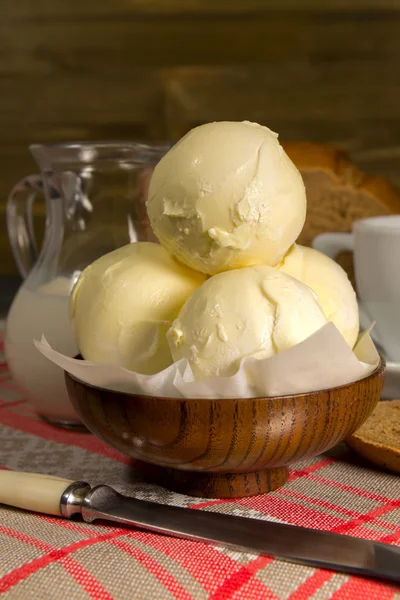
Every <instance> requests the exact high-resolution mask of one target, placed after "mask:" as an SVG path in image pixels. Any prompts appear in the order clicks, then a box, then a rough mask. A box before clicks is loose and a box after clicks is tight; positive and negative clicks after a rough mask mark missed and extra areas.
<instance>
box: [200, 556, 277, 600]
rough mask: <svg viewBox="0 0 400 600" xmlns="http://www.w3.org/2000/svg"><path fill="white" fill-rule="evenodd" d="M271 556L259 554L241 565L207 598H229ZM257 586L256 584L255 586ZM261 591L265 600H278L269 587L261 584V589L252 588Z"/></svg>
mask: <svg viewBox="0 0 400 600" xmlns="http://www.w3.org/2000/svg"><path fill="white" fill-rule="evenodd" d="M272 561H273V558H267V557H264V556H259V557H258V558H255V559H254V560H252V561H251V562H249V564H248V565H243V566H242V567H241V568H240V569H239V570H238V571H236V573H233V574H232V575H230V576H229V577H227V578H226V579H225V581H224V582H223V583H222V584H221V585H220V586H219V588H218V589H217V590H216V591H215V592H214V593H213V594H212V595H211V596H210V598H209V600H229V598H232V596H233V595H234V594H235V593H236V592H237V591H238V590H240V589H241V588H243V587H244V586H245V585H246V583H248V581H249V580H250V579H251V578H252V577H253V576H254V575H255V574H256V573H257V571H259V570H260V569H263V568H264V567H265V566H266V565H267V564H269V563H271V562H272ZM256 583H258V584H261V582H260V581H258V580H256ZM257 587H258V586H257ZM253 591H259V592H260V593H262V594H263V595H262V598H263V599H265V600H279V598H278V596H276V595H275V594H274V593H273V592H272V591H271V590H270V589H269V588H266V587H265V586H264V585H262V589H260V590H253Z"/></svg>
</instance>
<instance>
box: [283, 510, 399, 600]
mask: <svg viewBox="0 0 400 600" xmlns="http://www.w3.org/2000/svg"><path fill="white" fill-rule="evenodd" d="M399 506H400V500H398V501H396V502H392V505H391V506H387V505H385V506H379V507H378V508H374V509H372V510H371V511H369V512H368V513H366V514H365V515H360V517H358V518H357V519H355V520H353V521H350V522H349V523H345V524H344V525H343V526H341V527H338V528H333V529H332V530H331V531H332V532H335V533H344V532H345V531H349V530H351V529H354V528H355V527H357V526H358V525H360V524H363V523H366V522H369V521H373V520H374V519H375V518H376V517H379V516H380V515H382V514H386V513H388V512H390V511H391V510H395V509H396V508H398V507H399ZM398 538H400V532H398V533H395V534H391V535H389V536H384V537H382V538H379V541H380V542H386V543H390V542H394V541H395V540H397V539H398ZM320 573H321V574H325V575H324V576H323V575H320V576H319V574H320ZM332 576H333V573H331V572H330V571H325V570H319V571H317V572H316V573H315V574H314V575H312V576H311V577H310V578H309V579H307V581H305V582H304V583H303V584H302V585H301V586H300V587H299V588H298V589H297V590H296V592H294V594H292V595H291V596H290V597H289V598H288V600H303V599H304V598H310V597H311V596H312V595H313V594H315V593H316V592H317V591H318V589H319V588H320V587H321V586H322V585H323V584H324V583H326V582H327V581H328V580H329V579H330V578H331V577H332ZM361 581H364V580H361ZM309 582H310V583H309ZM308 585H310V591H309V590H308ZM306 594H307V595H306ZM345 597H346V596H345ZM364 597H365V598H366V599H367V596H361V597H360V598H363V599H364ZM348 598H349V600H353V598H352V596H348ZM376 600H380V598H378V597H377V599H376Z"/></svg>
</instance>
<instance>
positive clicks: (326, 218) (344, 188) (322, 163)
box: [282, 142, 400, 278]
mask: <svg viewBox="0 0 400 600" xmlns="http://www.w3.org/2000/svg"><path fill="white" fill-rule="evenodd" d="M282 145H283V147H284V149H285V151H286V152H287V154H288V155H289V157H290V158H291V159H292V161H293V162H294V164H295V165H296V166H297V168H298V169H299V171H300V173H301V174H302V177H303V180H304V184H305V186H306V192H307V218H306V222H305V225H304V228H303V231H302V233H301V234H300V237H299V239H298V240H297V242H298V243H299V244H303V245H304V246H311V242H312V240H313V238H314V237H315V236H316V235H318V234H319V233H325V232H329V231H341V232H347V231H351V229H352V223H353V221H356V220H357V219H364V218H367V217H374V216H380V215H388V214H392V213H393V214H396V213H400V192H399V191H398V190H397V189H396V188H395V187H393V186H392V185H391V184H390V183H389V182H388V181H387V180H386V179H384V178H383V177H373V176H369V175H366V174H365V173H363V172H362V171H360V170H359V169H358V168H357V167H356V166H355V165H354V164H353V163H352V162H351V161H350V159H349V157H348V156H347V155H346V154H345V153H344V152H342V151H341V150H338V149H336V148H334V147H332V146H327V145H322V144H313V143H310V142H283V144H282ZM338 262H339V263H340V264H341V265H342V267H344V268H345V270H346V271H347V273H348V274H349V275H350V277H351V278H352V274H353V267H352V256H351V254H350V253H343V254H342V255H341V256H339V257H338Z"/></svg>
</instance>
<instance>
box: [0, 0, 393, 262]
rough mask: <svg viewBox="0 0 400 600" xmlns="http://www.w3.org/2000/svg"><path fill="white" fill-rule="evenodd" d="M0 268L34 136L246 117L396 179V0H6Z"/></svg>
mask: <svg viewBox="0 0 400 600" xmlns="http://www.w3.org/2000/svg"><path fill="white" fill-rule="evenodd" d="M0 9H1V11H0V14H1V16H0V161H1V173H2V176H1V179H0V190H1V194H0V198H1V200H0V213H1V214H0V219H1V221H0V223H1V225H0V259H1V261H0V274H10V273H14V272H15V266H14V263H13V260H12V257H11V253H10V251H9V249H8V243H7V239H6V232H5V226H4V215H5V199H6V196H7V194H8V191H9V189H10V188H11V186H12V184H13V183H14V182H15V181H16V180H17V179H18V178H19V177H21V176H22V175H24V174H26V173H29V172H32V171H34V170H35V166H34V164H33V161H32V159H31V158H30V157H29V154H28V150H27V146H28V144H29V143H31V142H33V141H43V142H50V141H62V140H74V139H100V138H101V139H105V138H109V139H112V138H114V139H115V138H118V139H133V138H140V139H148V140H166V139H175V138H178V137H179V136H181V135H182V134H183V133H184V132H185V131H187V129H189V128H190V127H192V126H194V125H196V124H198V123H202V122H204V121H209V120H218V119H250V120H256V121H260V122H263V123H266V124H268V125H269V126H270V127H271V128H273V129H275V130H276V131H279V132H280V134H281V138H282V139H299V140H300V139H309V140H315V141H322V142H330V143H333V144H335V145H337V146H340V147H342V148H344V149H346V150H347V151H349V152H350V154H351V155H352V157H353V158H354V160H355V161H356V162H357V163H359V164H360V165H361V167H363V168H364V169H366V170H368V171H370V172H372V173H379V174H383V175H386V176H388V177H390V178H391V179H392V180H393V181H394V182H395V183H397V184H398V185H400V168H399V166H400V0H323V1H322V0H246V1H244V0H230V1H229V0H169V1H168V2H166V1H165V0H113V2H110V1H109V0H95V1H94V0H80V1H79V2H65V0H35V1H34V2H33V1H32V0H18V1H16V0H0Z"/></svg>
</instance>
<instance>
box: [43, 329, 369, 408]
mask: <svg viewBox="0 0 400 600" xmlns="http://www.w3.org/2000/svg"><path fill="white" fill-rule="evenodd" d="M370 330H371V328H369V329H368V330H367V331H365V332H364V333H362V334H361V335H360V337H359V339H358V341H357V343H356V345H355V347H354V349H353V350H351V348H350V347H349V346H348V345H347V343H346V341H345V340H344V338H343V336H342V335H341V334H340V333H339V331H338V330H337V329H336V327H335V326H334V325H333V323H328V324H327V325H324V326H323V327H322V328H321V329H320V330H319V331H317V332H316V333H314V335H312V336H311V337H309V338H308V339H307V340H305V341H304V342H302V343H300V344H298V345H297V346H294V347H292V348H290V349H289V350H285V351H284V352H281V353H279V354H276V355H275V356H272V357H271V358H265V359H262V360H257V359H254V358H245V359H243V360H242V361H241V363H240V367H239V369H238V371H237V373H236V374H235V375H233V376H231V377H215V378H212V379H204V380H202V381H196V380H195V378H194V376H193V373H192V370H191V368H190V365H189V363H188V362H187V360H186V359H183V360H180V361H178V362H176V363H174V364H172V365H171V366H169V367H168V368H167V369H164V371H160V372H159V373H156V374H155V375H141V374H140V373H134V372H133V371H128V370H127V369H124V368H122V367H117V366H113V365H104V364H98V363H93V362H90V361H86V360H76V359H74V358H70V357H68V356H64V355H63V354H60V353H59V352H57V351H56V350H53V349H52V348H51V347H50V345H49V344H48V342H47V341H46V339H45V338H44V337H42V340H41V341H40V342H38V341H36V340H35V346H36V348H37V349H38V350H39V351H40V352H41V353H42V354H43V355H44V356H46V357H47V358H48V359H49V360H51V361H52V362H53V363H55V364H56V365H58V366H59V367H61V368H62V369H64V370H65V371H67V372H68V373H70V374H71V375H73V376H74V377H76V378H77V379H80V380H81V381H84V382H85V383H88V384H90V385H94V386H97V387H101V388H106V389H109V390H114V391H118V392H128V393H132V394H143V395H146V396H163V397H169V398H239V397H240V398H253V397H262V396H280V395H286V394H299V393H305V392H312V391H317V390H321V389H326V388H331V387H336V386H339V385H344V384H347V383H351V382H353V381H357V380H358V379H362V378H363V377H366V376H368V375H369V374H371V373H372V372H373V371H374V370H375V369H376V367H377V366H378V364H379V361H380V357H379V354H378V352H377V350H376V348H375V346H374V343H373V341H372V339H371V337H370Z"/></svg>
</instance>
